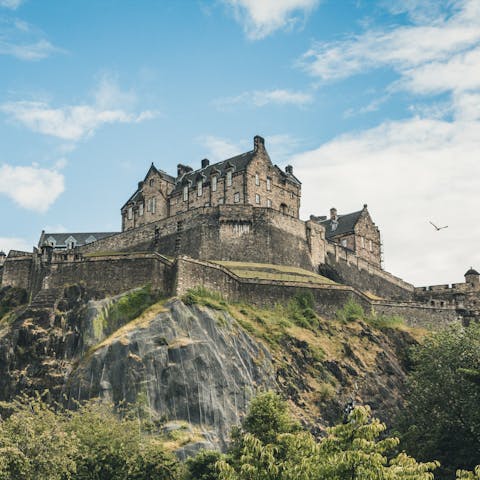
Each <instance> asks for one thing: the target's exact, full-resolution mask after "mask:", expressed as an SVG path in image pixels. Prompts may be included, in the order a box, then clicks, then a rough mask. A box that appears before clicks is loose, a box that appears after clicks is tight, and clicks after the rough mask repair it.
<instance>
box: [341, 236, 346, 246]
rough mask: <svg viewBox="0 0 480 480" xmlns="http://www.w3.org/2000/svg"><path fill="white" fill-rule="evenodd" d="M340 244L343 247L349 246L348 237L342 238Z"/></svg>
mask: <svg viewBox="0 0 480 480" xmlns="http://www.w3.org/2000/svg"><path fill="white" fill-rule="evenodd" d="M340 244H341V245H342V247H346V246H347V239H346V238H342V240H341V241H340Z"/></svg>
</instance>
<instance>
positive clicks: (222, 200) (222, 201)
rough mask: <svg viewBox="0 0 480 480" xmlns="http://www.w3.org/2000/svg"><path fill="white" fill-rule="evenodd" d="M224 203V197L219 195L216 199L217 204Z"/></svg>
mask: <svg viewBox="0 0 480 480" xmlns="http://www.w3.org/2000/svg"><path fill="white" fill-rule="evenodd" d="M224 203H225V199H224V198H223V197H220V198H219V199H218V204H219V205H223V204H224Z"/></svg>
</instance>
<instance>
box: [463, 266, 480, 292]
mask: <svg viewBox="0 0 480 480" xmlns="http://www.w3.org/2000/svg"><path fill="white" fill-rule="evenodd" d="M465 283H468V284H469V285H471V286H472V287H475V288H479V287H480V273H478V272H477V271H476V270H475V269H474V268H472V267H470V269H469V270H467V271H466V272H465Z"/></svg>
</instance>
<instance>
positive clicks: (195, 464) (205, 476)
mask: <svg viewBox="0 0 480 480" xmlns="http://www.w3.org/2000/svg"><path fill="white" fill-rule="evenodd" d="M222 457H223V456H222V454H221V453H220V452H216V451H211V450H201V451H200V452H198V453H197V455H195V457H191V458H189V459H187V461H186V462H185V468H186V473H185V480H217V479H218V470H217V467H216V464H217V462H218V461H219V460H221V459H222Z"/></svg>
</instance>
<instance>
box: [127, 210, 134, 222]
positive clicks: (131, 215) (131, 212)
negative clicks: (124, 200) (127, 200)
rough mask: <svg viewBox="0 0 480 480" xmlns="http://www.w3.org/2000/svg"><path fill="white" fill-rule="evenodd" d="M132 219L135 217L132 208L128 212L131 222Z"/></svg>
mask: <svg viewBox="0 0 480 480" xmlns="http://www.w3.org/2000/svg"><path fill="white" fill-rule="evenodd" d="M132 217H133V209H132V207H128V210H127V218H128V219H129V220H131V219H132Z"/></svg>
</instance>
